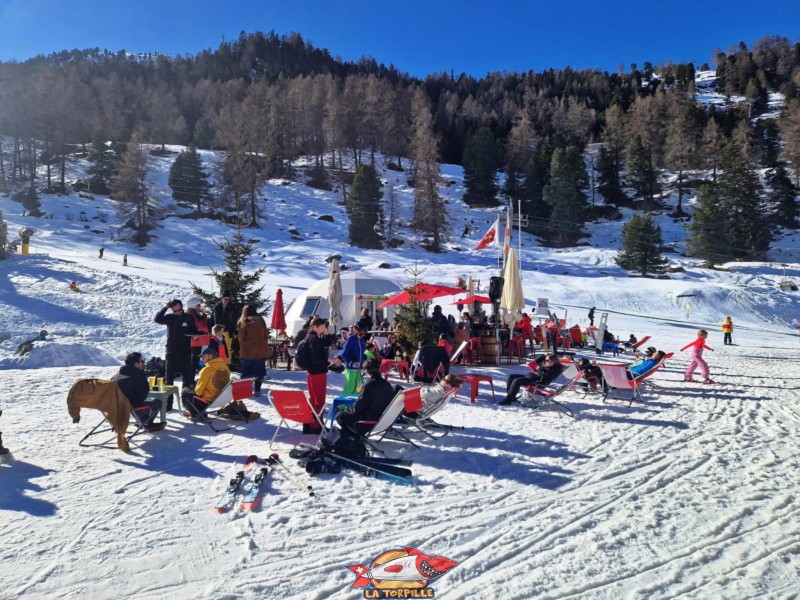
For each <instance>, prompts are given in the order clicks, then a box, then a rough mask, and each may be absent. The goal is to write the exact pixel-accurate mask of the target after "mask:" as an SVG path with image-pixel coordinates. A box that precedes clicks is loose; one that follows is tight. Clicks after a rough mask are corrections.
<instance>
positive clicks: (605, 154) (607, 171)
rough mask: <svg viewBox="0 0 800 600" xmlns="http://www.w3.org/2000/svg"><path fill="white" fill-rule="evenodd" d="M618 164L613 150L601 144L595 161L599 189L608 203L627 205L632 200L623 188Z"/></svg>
mask: <svg viewBox="0 0 800 600" xmlns="http://www.w3.org/2000/svg"><path fill="white" fill-rule="evenodd" d="M617 164H618V163H617V161H615V160H614V159H613V158H612V155H611V152H610V151H609V150H607V149H606V147H605V146H601V147H600V151H599V152H598V153H597V163H595V168H596V169H597V181H598V185H597V189H598V190H599V191H600V193H601V194H602V195H603V198H605V200H606V202H607V203H608V204H614V205H615V206H625V205H626V204H628V203H629V202H630V200H629V198H628V196H627V195H626V194H625V192H624V191H623V190H622V181H621V179H620V176H619V168H618V166H617Z"/></svg>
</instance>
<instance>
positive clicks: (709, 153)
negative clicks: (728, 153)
mask: <svg viewBox="0 0 800 600" xmlns="http://www.w3.org/2000/svg"><path fill="white" fill-rule="evenodd" d="M724 147H725V136H724V135H723V134H722V131H721V130H720V128H719V125H717V121H716V119H714V118H713V117H712V118H710V119H709V120H708V124H707V125H706V127H705V129H704V130H703V146H702V148H703V158H704V159H705V160H704V162H705V164H706V166H709V167H711V168H712V169H713V175H712V177H713V181H714V182H716V181H717V168H718V167H719V161H720V157H721V156H722V149H723V148H724Z"/></svg>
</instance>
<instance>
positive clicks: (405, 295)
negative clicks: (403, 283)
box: [378, 283, 464, 308]
mask: <svg viewBox="0 0 800 600" xmlns="http://www.w3.org/2000/svg"><path fill="white" fill-rule="evenodd" d="M463 293H464V290H462V289H461V288H454V287H448V286H446V285H433V284H431V283H418V284H417V285H415V286H414V287H412V288H411V289H410V290H405V291H402V292H400V293H399V294H397V295H396V296H393V297H391V298H389V299H388V300H384V301H383V302H382V303H381V304H379V305H378V308H384V307H386V306H394V305H396V304H408V303H409V302H411V301H412V300H416V301H417V302H425V301H426V300H433V299H434V298H441V297H442V296H455V295H456V294H463Z"/></svg>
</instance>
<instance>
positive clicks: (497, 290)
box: [489, 277, 503, 301]
mask: <svg viewBox="0 0 800 600" xmlns="http://www.w3.org/2000/svg"><path fill="white" fill-rule="evenodd" d="M502 295H503V278H502V277H492V278H491V279H489V298H490V299H492V300H494V301H497V300H500V297H501V296H502Z"/></svg>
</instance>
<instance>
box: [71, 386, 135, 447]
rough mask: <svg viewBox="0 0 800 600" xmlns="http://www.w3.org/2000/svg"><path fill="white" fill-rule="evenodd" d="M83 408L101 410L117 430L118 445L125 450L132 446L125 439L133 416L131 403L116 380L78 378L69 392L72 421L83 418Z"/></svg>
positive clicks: (75, 421)
mask: <svg viewBox="0 0 800 600" xmlns="http://www.w3.org/2000/svg"><path fill="white" fill-rule="evenodd" d="M81 408H94V409H97V410H99V411H101V412H102V413H103V414H104V415H105V416H106V418H107V419H108V421H109V422H110V423H111V425H112V426H113V427H114V429H115V430H116V432H117V445H118V446H119V449H120V450H122V451H123V452H128V451H129V450H130V446H128V441H127V440H126V439H125V432H126V430H127V429H128V422H129V421H130V417H131V405H130V402H128V399H127V398H126V397H125V394H123V393H122V391H121V390H120V389H119V387H118V386H117V384H116V382H114V381H108V380H106V379H76V380H75V383H74V384H72V388H71V389H70V391H69V394H67V410H68V411H69V415H70V416H71V417H72V422H73V423H77V422H78V421H80V420H81Z"/></svg>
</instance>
